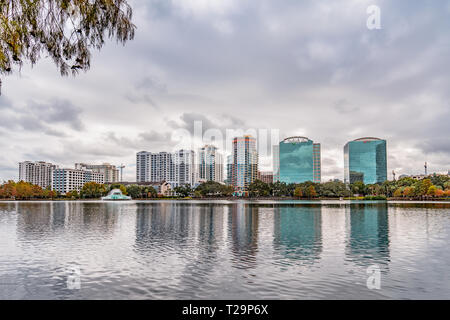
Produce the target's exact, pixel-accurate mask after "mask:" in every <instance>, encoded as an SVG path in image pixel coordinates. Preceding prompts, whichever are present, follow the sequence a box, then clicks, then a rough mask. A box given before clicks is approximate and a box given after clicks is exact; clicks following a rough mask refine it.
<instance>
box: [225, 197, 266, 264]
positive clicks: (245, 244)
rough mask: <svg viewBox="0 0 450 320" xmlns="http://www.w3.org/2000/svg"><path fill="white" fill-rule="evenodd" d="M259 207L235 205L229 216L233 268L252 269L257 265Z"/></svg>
mask: <svg viewBox="0 0 450 320" xmlns="http://www.w3.org/2000/svg"><path fill="white" fill-rule="evenodd" d="M258 218H259V215H258V207H256V206H254V205H251V204H244V203H233V205H232V206H231V212H229V214H228V230H229V232H230V233H231V234H230V237H229V238H230V240H231V241H230V242H231V254H232V262H233V266H234V267H235V268H238V269H250V268H254V267H255V265H256V254H257V252H258Z"/></svg>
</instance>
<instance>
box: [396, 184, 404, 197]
mask: <svg viewBox="0 0 450 320" xmlns="http://www.w3.org/2000/svg"><path fill="white" fill-rule="evenodd" d="M403 190H404V189H403V188H401V187H400V188H398V189H397V190H395V191H394V197H396V198H400V197H401V196H402V195H403Z"/></svg>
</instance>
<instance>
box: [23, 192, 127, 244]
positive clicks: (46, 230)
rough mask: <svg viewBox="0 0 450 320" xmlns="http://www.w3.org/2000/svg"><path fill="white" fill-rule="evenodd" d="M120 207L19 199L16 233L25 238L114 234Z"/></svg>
mask: <svg viewBox="0 0 450 320" xmlns="http://www.w3.org/2000/svg"><path fill="white" fill-rule="evenodd" d="M120 211H121V208H120V207H119V206H111V204H107V203H82V202H62V201H61V202H29V203H27V202H20V203H18V204H17V214H18V215H17V224H18V227H17V232H18V234H19V236H20V237H22V238H25V239H33V238H41V237H55V236H58V235H59V233H58V232H55V231H60V232H65V231H66V230H68V231H74V232H78V233H79V232H82V233H84V232H95V233H98V232H101V234H102V236H105V235H110V236H112V233H113V230H114V226H115V224H116V222H117V215H118V213H119V212H120Z"/></svg>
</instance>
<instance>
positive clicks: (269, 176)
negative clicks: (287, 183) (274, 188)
mask: <svg viewBox="0 0 450 320" xmlns="http://www.w3.org/2000/svg"><path fill="white" fill-rule="evenodd" d="M273 179H274V177H273V172H272V171H258V180H261V181H262V182H265V183H273V182H274V180H273Z"/></svg>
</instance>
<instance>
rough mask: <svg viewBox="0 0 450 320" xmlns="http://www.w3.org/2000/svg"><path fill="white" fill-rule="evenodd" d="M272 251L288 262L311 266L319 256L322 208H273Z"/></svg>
mask: <svg viewBox="0 0 450 320" xmlns="http://www.w3.org/2000/svg"><path fill="white" fill-rule="evenodd" d="M274 210H275V213H274V248H275V251H277V252H280V253H282V254H283V256H285V257H286V258H289V259H295V260H299V261H302V262H314V261H316V260H317V259H319V258H320V254H321V253H322V206H321V205H310V206H305V205H304V204H302V205H280V206H276V207H275V208H274Z"/></svg>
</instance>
